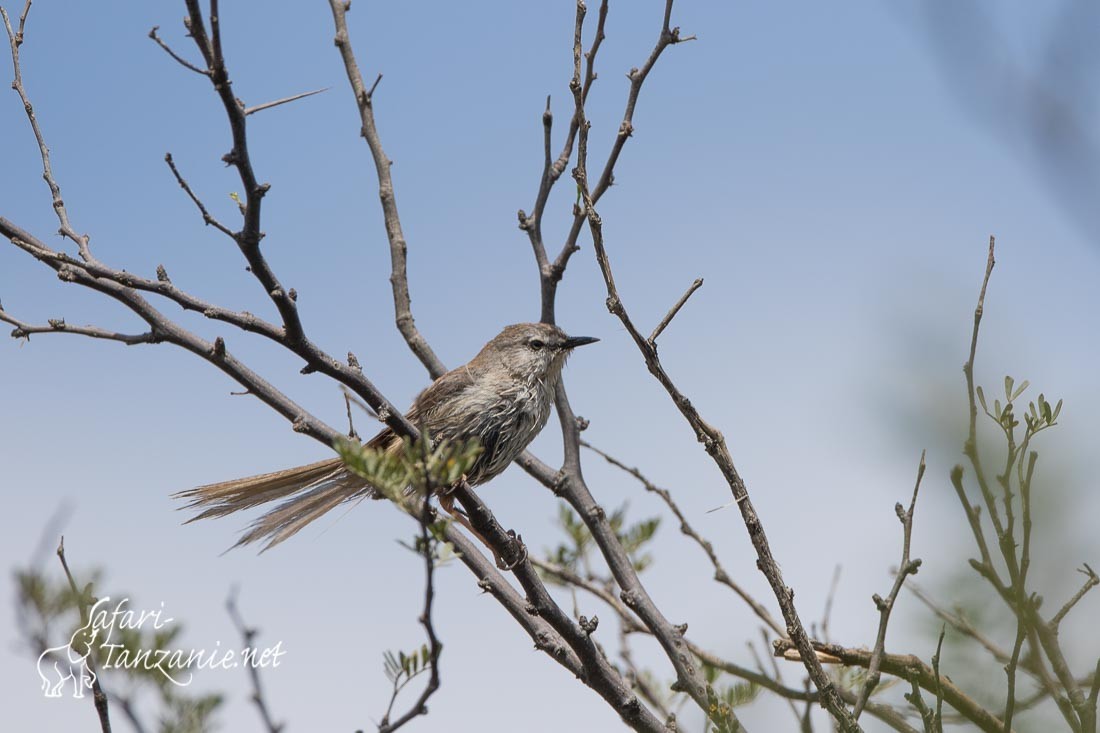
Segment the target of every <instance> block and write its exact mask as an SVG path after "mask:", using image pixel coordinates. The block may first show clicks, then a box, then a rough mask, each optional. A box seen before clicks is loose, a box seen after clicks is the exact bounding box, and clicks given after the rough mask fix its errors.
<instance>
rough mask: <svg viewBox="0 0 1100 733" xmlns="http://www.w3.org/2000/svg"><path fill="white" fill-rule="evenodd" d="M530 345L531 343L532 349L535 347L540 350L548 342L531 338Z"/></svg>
mask: <svg viewBox="0 0 1100 733" xmlns="http://www.w3.org/2000/svg"><path fill="white" fill-rule="evenodd" d="M528 345H529V346H530V347H531V348H532V349H534V350H535V351H538V350H539V349H541V348H543V347H544V346H546V343H545V342H544V341H540V340H539V339H531V340H530V341H529V342H528Z"/></svg>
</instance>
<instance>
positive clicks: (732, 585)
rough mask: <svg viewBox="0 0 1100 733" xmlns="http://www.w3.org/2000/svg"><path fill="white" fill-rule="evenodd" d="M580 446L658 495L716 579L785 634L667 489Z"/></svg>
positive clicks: (624, 465)
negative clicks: (705, 559)
mask: <svg viewBox="0 0 1100 733" xmlns="http://www.w3.org/2000/svg"><path fill="white" fill-rule="evenodd" d="M581 445H582V446H584V447H585V448H587V449H588V450H590V451H592V452H593V453H595V454H596V455H598V456H600V457H601V458H603V459H604V460H605V461H607V462H608V463H610V464H611V465H612V466H615V467H616V468H618V469H620V470H622V471H625V472H626V473H628V474H630V475H631V476H633V477H634V478H636V479H637V480H638V481H639V482H641V484H642V486H643V487H644V488H645V490H646V491H649V492H651V493H654V494H656V495H657V496H659V497H660V498H661V500H662V501H663V502H664V503H665V505H666V506H668V508H669V511H671V512H672V514H673V516H675V517H676V519H677V521H679V522H680V532H681V533H683V534H684V535H686V536H687V537H690V538H691V539H692V540H693V541H694V542H695V544H697V545H699V547H700V548H701V549H702V550H703V552H704V553H705V554H706V556H707V559H708V560H710V564H711V566H712V567H713V568H714V579H715V580H716V581H717V582H719V583H721V584H722V585H724V586H726V587H727V588H729V589H730V590H732V591H733V592H734V593H736V594H737V596H738V597H739V598H740V599H741V600H743V601H744V602H745V603H746V604H747V605H748V606H749V608H751V609H752V612H753V613H754V614H756V617H757V618H759V619H760V620H761V621H763V622H764V623H765V624H766V625H767V626H768V628H770V629H771V630H772V631H774V632H775V633H776V634H778V635H779V636H785V635H786V633H787V632H786V629H784V628H783V627H782V626H781V625H780V624H779V622H778V621H776V620H775V618H774V617H773V616H772V615H771V613H770V612H769V611H768V609H766V608H764V606H763V605H762V604H761V603H760V602H759V601H757V600H756V599H755V598H753V597H752V596H751V595H749V593H748V592H747V591H746V590H745V589H744V588H742V587H741V586H740V585H739V584H738V583H737V582H736V581H734V580H733V578H732V577H730V574H729V573H728V572H726V569H725V567H723V566H722V562H721V561H720V560H719V559H718V553H716V552H715V551H714V546H713V545H712V544H711V543H710V542H709V541H708V540H706V539H704V538H703V537H702V535H700V534H699V533H698V532H696V531H695V528H694V527H692V526H691V524H690V523H689V522H688V520H687V517H685V516H684V513H683V512H682V511H681V510H680V507H679V506H678V505H677V504H676V502H675V500H673V498H672V494H671V492H669V491H668V489H662V488H661V487H660V486H657V485H656V484H654V483H653V482H652V481H650V480H649V479H648V478H646V477H645V475H644V474H642V472H641V471H640V470H638V469H637V468H634V467H631V466H627V465H626V464H624V463H622V462H621V461H619V460H618V459H616V458H615V457H614V456H610V455H608V454H607V453H604V452H603V451H602V450H600V449H599V448H596V447H595V446H593V445H592V444H591V443H589V442H587V441H584V440H582V441H581Z"/></svg>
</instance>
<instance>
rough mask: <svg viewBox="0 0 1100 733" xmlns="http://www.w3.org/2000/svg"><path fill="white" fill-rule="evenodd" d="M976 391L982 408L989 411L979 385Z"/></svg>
mask: <svg viewBox="0 0 1100 733" xmlns="http://www.w3.org/2000/svg"><path fill="white" fill-rule="evenodd" d="M977 392H978V402H980V403H981V404H982V409H983V410H985V411H986V412H989V407H987V406H986V404H985V392H984V391H982V388H981V387H978V389H977Z"/></svg>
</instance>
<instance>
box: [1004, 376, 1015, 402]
mask: <svg viewBox="0 0 1100 733" xmlns="http://www.w3.org/2000/svg"><path fill="white" fill-rule="evenodd" d="M1014 382H1015V380H1013V379H1012V377H1009V376H1007V375H1006V376H1005V399H1006V400H1008V401H1009V402H1011V401H1012V385H1013V383H1014Z"/></svg>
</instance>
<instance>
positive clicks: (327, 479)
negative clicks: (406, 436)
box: [177, 323, 597, 550]
mask: <svg viewBox="0 0 1100 733" xmlns="http://www.w3.org/2000/svg"><path fill="white" fill-rule="evenodd" d="M596 340H597V339H593V338H587V337H580V338H571V337H569V336H566V334H565V332H564V331H562V330H561V329H560V328H558V327H557V326H552V325H549V324H545V323H520V324H516V325H512V326H507V327H506V328H505V329H504V330H503V331H501V332H500V334H498V335H497V336H496V337H495V338H493V340H492V341H490V342H489V343H488V344H486V345H485V347H484V348H483V349H482V350H481V351H480V352H479V353H478V355H477V356H475V357H474V358H473V359H472V360H471V361H470V362H469V363H468V364H465V365H463V366H460V367H458V368H457V369H452V370H451V371H449V372H447V373H446V374H444V375H443V376H442V377H440V378H439V379H437V380H436V381H435V382H434V383H432V385H431V386H430V387H428V388H427V389H425V390H424V391H423V392H421V393H420V394H419V395H418V396H417V398H416V400H415V401H414V402H413V405H412V407H411V408H410V409H409V411H408V412H407V413H406V417H407V418H408V419H409V422H411V423H413V424H414V425H424V426H426V427H427V428H428V431H429V432H430V434H431V436H432V439H433V440H437V441H439V440H449V441H455V442H458V441H467V440H469V439H470V438H477V439H478V440H479V441H480V443H481V446H482V449H483V450H482V453H481V455H480V456H478V458H477V460H476V462H475V463H474V465H473V466H472V467H471V469H470V471H469V472H468V473H467V477H466V478H467V480H468V481H469V483H470V484H472V485H477V484H483V483H485V482H486V481H488V480H489V479H491V478H493V477H494V476H496V475H497V474H499V473H500V472H501V471H503V470H504V469H505V468H507V467H508V465H509V464H510V463H511V462H512V461H513V460H515V458H516V457H517V456H518V455H519V454H520V453H522V452H523V450H524V449H525V448H526V447H527V445H528V444H529V443H530V442H531V440H533V439H534V437H535V436H536V435H538V433H539V431H540V430H542V428H543V427H544V426H545V425H546V421H547V420H548V419H549V417H550V411H551V409H552V402H553V399H554V389H555V387H556V385H557V383H558V380H559V378H560V376H561V369H562V366H563V365H564V364H565V360H566V358H567V357H568V355H569V353H570V352H571V351H572V349H573V348H575V347H577V346H580V345H582V344H587V343H592V342H593V341H596ZM401 444H402V442H401V440H400V438H398V436H396V435H395V434H394V433H393V431H392V430H390V429H389V428H386V429H384V430H382V432H380V433H378V435H376V436H375V437H374V438H372V439H371V440H370V442H369V443H368V444H367V445H368V446H370V447H372V448H377V449H383V450H389V451H397V450H400V448H401ZM177 496H179V497H181V498H183V499H187V500H189V503H188V504H187V506H186V507H185V508H187V509H199V510H201V511H200V512H199V514H198V515H196V516H195V517H194V518H192V519H191V520H189V521H195V520H197V519H205V518H208V517H221V516H225V515H226V514H231V513H233V512H237V511H240V510H243V509H249V508H252V507H255V506H258V505H260V504H266V503H269V502H273V501H280V502H281V503H279V504H278V505H277V506H275V507H274V508H273V509H270V510H269V511H267V512H266V513H265V514H263V515H261V516H260V517H259V518H258V519H256V520H255V521H254V522H253V523H252V525H251V526H250V527H249V529H248V531H247V532H246V533H245V534H244V535H243V536H242V537H241V539H240V541H239V542H238V543H237V544H238V545H242V544H248V543H251V542H256V541H259V540H263V541H264V543H265V544H264V548H263V549H265V550H266V549H268V548H270V547H272V546H274V545H276V544H278V543H280V542H282V541H283V540H285V539H287V538H288V537H290V536H291V535H293V534H295V533H296V532H298V531H299V530H301V529H302V528H303V527H305V526H306V525H307V524H309V523H310V522H313V521H314V520H316V519H318V518H319V517H321V516H322V515H323V514H325V513H326V512H328V511H330V510H332V509H334V508H336V507H338V506H340V505H341V504H344V503H346V502H349V501H356V500H360V499H363V498H367V497H371V498H378V497H379V495H378V494H377V492H375V491H374V490H373V489H372V488H371V487H370V485H369V484H367V483H366V482H365V481H364V480H363V479H362V478H361V477H359V476H357V475H355V474H353V473H351V472H350V471H348V470H347V469H346V468H345V467H344V464H343V463H342V462H341V461H340V459H339V458H333V459H329V460H325V461H318V462H317V463H311V464H309V465H306V466H298V467H296V468H290V469H286V470H284V471H276V472H274V473H266V474H262V475H259V476H250V477H248V478H242V479H236V480H234V481H225V482H222V483H217V484H210V485H208V486H200V487H198V488H195V489H190V490H188V491H184V492H181V493H179V494H177Z"/></svg>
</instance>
